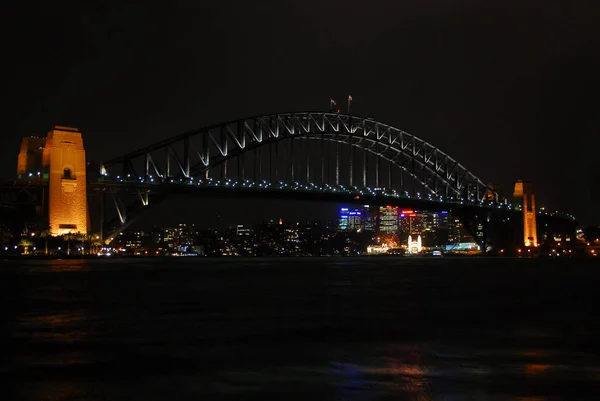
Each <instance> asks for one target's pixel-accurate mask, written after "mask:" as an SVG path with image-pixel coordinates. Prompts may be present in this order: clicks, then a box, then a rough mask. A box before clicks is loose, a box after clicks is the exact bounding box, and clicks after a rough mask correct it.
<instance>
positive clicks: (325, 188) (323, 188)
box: [104, 175, 575, 220]
mask: <svg viewBox="0 0 600 401" xmlns="http://www.w3.org/2000/svg"><path fill="white" fill-rule="evenodd" d="M107 177H108V175H105V176H104V178H105V179H106V178H107ZM116 180H117V181H118V182H119V183H128V182H132V181H133V182H136V183H139V184H146V185H156V186H158V185H164V184H165V180H164V178H162V177H154V176H152V175H149V176H148V178H144V177H138V180H135V179H133V180H132V177H131V175H128V176H126V177H121V176H116ZM168 184H174V185H195V186H197V187H229V188H246V189H257V190H291V191H304V192H322V193H339V194H348V195H355V197H356V199H360V198H359V197H360V196H364V195H370V196H384V197H391V198H401V199H413V200H414V199H418V200H425V201H430V202H446V203H454V204H457V205H458V204H460V205H478V206H487V207H490V208H493V207H495V208H497V209H506V210H513V211H521V207H520V206H519V205H512V204H510V203H501V202H495V201H486V200H480V201H469V200H467V199H465V198H457V197H453V196H450V197H444V196H442V195H434V194H423V195H422V194H421V193H416V194H415V195H411V194H410V193H409V192H408V191H400V192H399V191H396V190H387V189H386V188H370V187H366V188H360V187H356V186H353V187H350V188H349V187H346V186H344V185H339V186H333V185H330V184H324V185H317V184H314V183H309V184H301V183H299V182H294V183H293V184H288V183H285V182H283V181H278V182H276V183H271V182H268V181H266V180H262V181H259V182H254V181H252V180H243V181H234V180H231V179H225V180H218V179H213V178H211V177H209V178H206V179H200V178H197V179H194V178H193V177H190V178H189V179H187V178H186V179H184V178H179V179H169V180H168ZM537 212H538V214H541V215H546V216H555V215H556V216H562V217H567V218H569V219H571V220H575V217H574V216H572V215H570V214H566V213H561V212H558V211H556V212H549V211H547V210H545V208H543V207H540V208H538V210H537Z"/></svg>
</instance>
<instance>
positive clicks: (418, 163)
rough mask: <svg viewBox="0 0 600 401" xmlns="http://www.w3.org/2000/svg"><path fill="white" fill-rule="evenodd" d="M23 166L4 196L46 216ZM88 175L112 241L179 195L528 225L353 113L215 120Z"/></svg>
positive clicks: (501, 230) (442, 161) (447, 160)
mask: <svg viewBox="0 0 600 401" xmlns="http://www.w3.org/2000/svg"><path fill="white" fill-rule="evenodd" d="M61 168H62V167H61ZM65 171H66V170H65ZM22 173H23V174H22V175H21V176H20V177H19V179H17V180H16V181H11V182H7V183H6V184H4V185H3V186H2V188H1V190H0V194H1V195H2V199H0V202H4V204H11V205H14V204H18V203H19V202H21V203H22V202H25V203H27V202H30V203H31V202H32V203H36V204H37V205H38V209H39V210H40V208H41V210H42V213H43V209H44V206H43V205H44V203H45V201H44V196H45V195H44V193H45V192H48V191H47V186H48V180H46V179H45V177H44V172H43V171H41V172H40V171H23V172H22ZM65 174H66V173H65ZM70 174H71V172H70V171H69V175H70ZM85 175H86V184H87V199H88V204H89V210H90V216H91V220H92V226H93V227H92V229H93V230H94V231H96V232H101V233H102V235H103V236H104V237H105V239H107V240H110V239H111V237H112V236H113V235H114V234H115V233H117V232H119V231H122V230H123V229H124V228H126V227H127V226H128V225H129V224H131V223H132V222H133V221H135V220H136V219H138V218H143V214H144V211H145V210H146V209H148V208H151V207H152V206H153V205H155V204H159V203H160V202H161V201H163V200H164V199H165V198H167V197H168V196H170V195H173V194H188V195H195V196H201V197H206V196H231V197H236V198H237V197H239V198H247V197H254V198H269V199H282V200H285V199H297V200H321V201H332V202H344V203H360V204H369V205H396V206H402V207H410V208H415V209H419V210H429V211H435V210H440V211H441V210H451V211H452V212H453V214H454V215H455V216H457V217H458V218H460V219H461V220H462V221H463V223H464V225H465V227H470V228H471V229H472V231H473V232H475V227H480V228H481V227H483V230H480V231H481V234H480V237H481V238H479V241H480V242H482V243H484V244H494V243H498V244H500V243H502V244H503V245H502V246H504V244H505V243H506V242H507V241H508V242H510V241H513V242H514V241H515V235H514V233H515V232H522V228H518V227H519V226H522V225H523V217H522V214H523V213H522V210H521V208H522V204H511V203H510V202H509V200H508V199H507V198H505V197H504V196H502V195H501V194H499V193H498V192H496V189H495V188H492V187H490V186H488V185H487V184H486V183H485V182H484V181H483V180H482V179H480V178H478V176H477V175H476V174H474V173H473V172H471V171H469V170H468V169H467V168H466V167H465V166H464V165H463V164H461V163H460V162H459V161H457V160H455V159H453V158H452V157H451V156H449V155H448V154H446V153H445V152H443V151H442V150H440V149H438V148H436V147H435V146H434V145H432V144H430V143H428V142H426V141H424V140H422V139H420V138H418V137H416V136H414V135H411V134H409V133H407V132H405V131H403V130H401V129H399V128H396V127H393V126H390V125H387V124H384V123H381V122H378V121H376V120H374V119H372V118H363V117H359V116H355V115H349V114H340V113H324V112H299V113H282V114H272V115H265V116H257V117H251V118H244V119H240V120H235V121H231V122H226V123H221V124H215V125H212V126H208V127H204V128H200V129H197V130H193V131H189V132H186V133H182V134H178V135H175V136H170V137H168V138H166V139H164V140H162V141H160V142H157V143H154V144H151V145H149V146H146V147H144V148H141V149H138V150H135V151H133V152H130V153H127V154H125V155H123V156H120V157H117V158H114V159H110V160H106V161H103V162H101V163H96V162H91V161H88V163H87V171H86V174H85ZM69 178H70V177H69ZM63 179H64V177H63ZM240 202H244V200H243V199H241V200H240ZM40 205H42V206H40ZM45 207H46V208H47V207H48V206H47V205H46V206H45ZM535 214H537V221H538V226H540V225H541V226H544V227H547V228H548V230H550V231H552V232H553V234H552V235H556V233H560V232H567V231H569V232H570V231H571V230H574V228H575V221H574V218H573V217H572V216H570V215H568V214H561V213H548V212H546V211H542V210H536V211H535ZM515 227H517V228H515ZM515 230H516V231H515ZM519 230H521V231H519ZM516 237H517V239H518V238H519V235H517V236H516ZM522 239H523V237H522V234H521V236H520V239H518V241H520V242H521V244H522Z"/></svg>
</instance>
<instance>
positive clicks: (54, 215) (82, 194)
mask: <svg viewBox="0 0 600 401" xmlns="http://www.w3.org/2000/svg"><path fill="white" fill-rule="evenodd" d="M42 165H43V173H42V174H43V176H44V177H48V178H47V179H48V220H49V223H50V232H51V234H52V235H63V234H67V233H77V232H79V233H81V234H87V232H88V207H87V190H86V160H85V149H84V147H83V137H82V135H81V132H79V131H78V130H77V129H76V128H70V127H61V126H54V128H53V129H52V130H51V131H50V132H49V133H48V136H47V137H46V144H45V146H44V151H43V156H42Z"/></svg>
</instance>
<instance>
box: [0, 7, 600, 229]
mask: <svg viewBox="0 0 600 401" xmlns="http://www.w3.org/2000/svg"><path fill="white" fill-rule="evenodd" d="M15 3H17V2H15ZM87 3H88V2H69V3H66V2H40V3H37V2H33V3H32V2H18V4H13V5H11V6H8V8H5V9H4V10H3V16H4V18H3V24H0V25H1V26H2V27H1V28H0V29H1V32H0V33H1V34H2V42H3V44H4V46H3V52H2V53H3V67H4V68H3V70H4V71H5V72H4V73H3V74H2V78H3V81H4V83H3V85H2V96H3V98H4V99H3V102H2V104H3V113H2V114H3V119H4V129H3V132H4V133H3V142H2V144H1V145H0V149H2V159H1V160H0V177H3V178H13V176H14V173H15V171H14V170H15V166H16V158H17V153H18V148H19V143H20V138H21V137H22V136H25V135H33V134H37V135H40V134H45V133H46V132H47V131H48V129H49V128H50V127H51V126H52V125H53V124H60V125H69V126H74V127H78V128H80V129H81V130H82V132H83V133H84V141H85V145H86V148H87V151H88V159H90V160H95V161H100V160H106V159H109V158H111V157H116V156H119V155H121V154H124V153H127V152H129V151H132V150H135V149H136V148H138V147H142V146H145V145H148V144H150V143H152V142H154V141H158V140H161V139H164V138H166V137H169V136H172V135H176V134H178V133H181V132H184V131H188V130H191V129H195V128H200V127H202V126H206V125H209V124H213V123H217V122H220V121H226V120H233V119H237V118H241V117H247V116H253V115H260V114H268V113H274V112H285V111H303V110H323V111H325V110H327V107H328V102H329V98H330V97H333V98H334V99H336V100H337V101H338V103H339V104H344V102H345V98H346V97H347V96H348V95H349V94H350V95H352V96H353V97H354V100H355V101H354V104H353V112H355V113H356V114H359V115H368V116H373V117H374V118H376V119H377V120H379V121H382V122H385V123H389V124H392V125H394V126H396V127H398V128H401V129H403V130H405V131H407V132H409V133H411V134H414V135H416V136H418V137H421V138H423V139H425V140H427V141H429V142H431V143H432V144H434V145H436V146H437V147H439V148H440V149H441V150H443V151H445V152H446V153H448V154H450V155H451V156H453V157H454V158H456V159H457V160H459V161H460V162H461V163H462V164H463V165H465V166H466V167H467V168H469V169H470V170H471V171H472V172H474V173H475V174H476V175H477V176H479V177H480V178H481V179H482V180H483V181H484V182H488V183H497V184H500V185H501V186H502V187H503V188H504V189H505V191H506V192H507V193H511V191H512V183H513V182H514V181H515V180H518V179H523V180H528V181H531V182H533V184H534V188H535V191H536V195H537V198H538V204H540V205H545V206H546V207H548V208H549V209H558V210H563V211H567V212H570V213H573V214H575V216H576V217H577V218H578V220H579V221H580V223H582V224H584V225H586V224H591V223H595V224H597V223H600V208H599V207H598V201H597V200H596V201H594V200H592V198H593V197H595V198H596V199H598V198H600V193H599V190H598V185H599V184H600V182H599V181H600V176H599V173H598V171H599V170H600V160H599V157H598V154H599V152H598V150H599V146H600V145H599V143H600V140H598V139H597V137H598V106H599V102H598V100H597V94H598V92H599V90H600V80H599V77H598V73H599V71H600V56H599V49H600V24H599V23H598V21H599V20H600V5H599V3H598V2H597V1H589V2H588V1H581V0H578V1H572V2H568V1H564V2H559V1H554V0H550V1H524V0H521V1H502V2H500V1H464V0H453V1H442V0H435V1H434V0H429V1H425V0H423V1H416V0H415V1H401V0H386V1H383V0H381V1H369V2H365V1H355V0H346V1H337V0H335V1H334V0H329V1H325V0H320V1H316V0H304V1H301V2H300V1H291V0H290V1H283V0H279V1H248V0H245V1H226V0H223V1H218V2H213V1H198V0H195V1H170V2H162V3H163V4H162V5H160V6H159V5H155V4H152V2H139V3H137V4H135V3H134V2H128V3H129V4H122V2H109V1H104V2H94V3H98V4H97V5H92V4H87ZM89 3H92V2H89ZM171 202H172V201H171ZM186 202H188V203H186V205H187V206H185V207H184V206H182V207H181V208H179V211H180V213H185V214H187V215H188V217H189V219H192V220H194V219H195V220H197V221H198V219H200V220H201V218H195V217H194V218H192V217H190V216H192V215H193V214H194V213H196V212H195V211H197V210H198V205H201V206H202V210H203V213H204V214H203V216H205V217H206V216H209V215H210V216H213V215H216V214H218V213H220V214H222V215H223V214H225V215H227V216H229V217H228V218H230V219H232V222H233V220H235V219H236V218H238V217H236V216H237V215H235V216H234V215H232V214H231V213H230V214H229V215H228V211H229V212H231V211H232V210H234V209H239V202H238V203H237V204H236V203H235V201H233V200H228V201H227V202H220V203H219V205H220V208H221V209H220V210H218V209H219V208H217V207H216V203H214V202H213V203H212V204H211V203H210V202H204V201H199V200H196V201H193V202H191V201H186ZM253 205H254V207H256V208H257V210H259V211H260V210H262V209H261V207H260V202H258V201H257V202H253ZM295 206H298V205H297V204H296V203H293V202H291V203H287V204H285V205H283V204H282V205H277V204H275V203H271V204H269V215H273V214H277V215H284V214H285V212H284V211H283V210H284V209H290V208H294V207H295ZM166 207H167V206H164V207H163V212H161V211H160V209H159V210H158V211H157V212H155V213H157V214H156V216H157V221H159V220H160V219H163V220H164V221H167V220H168V218H167V217H165V216H166V214H165V213H164V210H165V208H166ZM306 209H307V213H308V212H310V211H311V209H312V210H314V208H312V207H310V208H306ZM334 209H335V206H332V205H329V206H327V207H326V208H324V209H322V211H321V212H320V213H321V214H327V213H330V212H331V211H333V210H334ZM161 213H162V214H161ZM237 213H238V214H239V215H240V216H241V215H246V216H247V213H246V212H244V213H242V212H239V211H238V212H237ZM261 213H262V212H261ZM298 213H300V214H301V212H298ZM263 214H264V216H266V215H267V213H266V212H265V213H263ZM259 215H260V213H258V214H257V216H259ZM205 217H202V218H205ZM273 217H277V216H273ZM286 217H287V215H286ZM295 217H303V216H290V218H295ZM317 217H323V216H317ZM169 218H174V219H181V218H182V215H172V214H171V215H169ZM213 220H214V219H213V217H210V218H208V217H206V223H207V224H214V223H213V222H212V221H213Z"/></svg>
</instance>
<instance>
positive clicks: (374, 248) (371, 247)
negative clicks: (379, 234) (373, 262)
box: [367, 243, 390, 255]
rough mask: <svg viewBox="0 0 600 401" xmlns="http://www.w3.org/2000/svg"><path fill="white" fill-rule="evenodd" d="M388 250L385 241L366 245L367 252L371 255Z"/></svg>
mask: <svg viewBox="0 0 600 401" xmlns="http://www.w3.org/2000/svg"><path fill="white" fill-rule="evenodd" d="M389 250H390V248H389V247H388V245H387V243H383V244H381V245H369V246H368V247H367V253H368V254H372V255H377V254H381V253H387V252H388V251H389Z"/></svg>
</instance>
